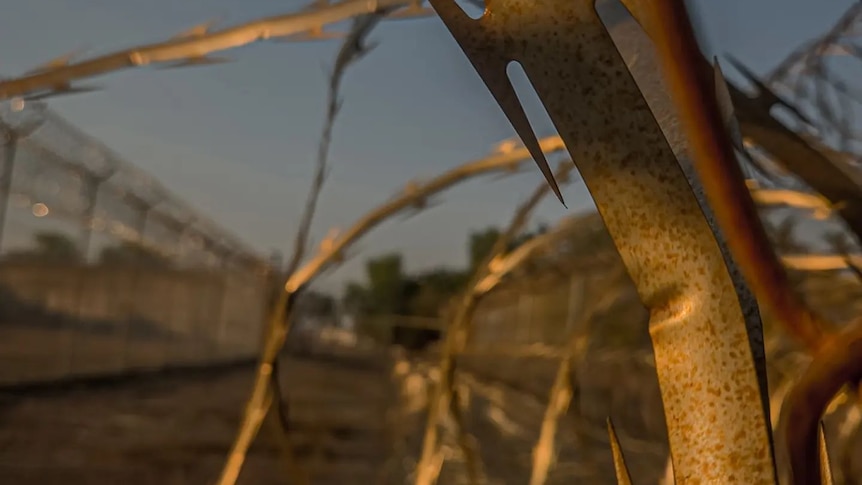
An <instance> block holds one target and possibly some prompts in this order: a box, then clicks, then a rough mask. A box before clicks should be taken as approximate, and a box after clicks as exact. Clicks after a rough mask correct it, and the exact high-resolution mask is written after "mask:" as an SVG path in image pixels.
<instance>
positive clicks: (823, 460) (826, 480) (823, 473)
mask: <svg viewBox="0 0 862 485" xmlns="http://www.w3.org/2000/svg"><path fill="white" fill-rule="evenodd" d="M817 445H818V449H819V451H820V453H819V455H820V483H821V485H834V484H835V479H834V478H833V477H832V466H831V465H830V462H829V447H828V446H827V445H826V431H825V430H824V429H823V421H821V422H820V427H819V430H818V432H817Z"/></svg>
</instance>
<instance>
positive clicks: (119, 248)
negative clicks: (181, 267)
mask: <svg viewBox="0 0 862 485" xmlns="http://www.w3.org/2000/svg"><path fill="white" fill-rule="evenodd" d="M99 263H100V264H111V265H123V266H148V267H157V268H167V267H170V266H171V261H170V260H169V259H168V258H166V257H165V256H163V255H161V254H159V253H157V252H156V251H154V250H152V249H149V248H147V247H144V246H141V245H139V244H135V243H132V242H127V241H123V242H121V243H120V244H117V245H115V246H107V247H105V248H102V250H101V252H100V253H99Z"/></svg>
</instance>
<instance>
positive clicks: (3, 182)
mask: <svg viewBox="0 0 862 485" xmlns="http://www.w3.org/2000/svg"><path fill="white" fill-rule="evenodd" d="M0 137H2V141H3V149H2V151H0V164H2V165H3V166H2V168H0V250H2V245H3V233H4V229H5V228H6V212H7V211H8V208H9V199H10V197H11V195H12V174H13V172H14V170H15V154H16V152H17V150H18V136H17V135H16V134H15V132H13V131H12V130H10V129H9V128H3V129H2V133H0Z"/></svg>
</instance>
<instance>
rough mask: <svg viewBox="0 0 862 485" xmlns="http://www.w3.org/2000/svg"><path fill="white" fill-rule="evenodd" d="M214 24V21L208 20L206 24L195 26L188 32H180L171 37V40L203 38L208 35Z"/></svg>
mask: <svg viewBox="0 0 862 485" xmlns="http://www.w3.org/2000/svg"><path fill="white" fill-rule="evenodd" d="M215 23H216V21H215V20H208V21H206V22H203V23H200V24H198V25H195V26H194V27H192V28H190V29H188V30H184V31H182V32H180V33H179V34H177V35H175V36H173V37H172V39H193V38H195V37H203V36H204V35H206V34H208V33H209V31H210V30H211V29H212V27H213V25H215Z"/></svg>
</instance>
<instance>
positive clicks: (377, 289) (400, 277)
mask: <svg viewBox="0 0 862 485" xmlns="http://www.w3.org/2000/svg"><path fill="white" fill-rule="evenodd" d="M365 272H366V276H367V278H368V298H369V301H368V303H369V306H370V308H369V310H370V311H371V313H374V314H388V315H392V314H396V313H400V312H401V311H403V309H404V306H405V305H404V301H403V300H404V299H403V291H404V273H403V271H402V265H401V255H400V254H398V253H390V254H385V255H383V256H379V257H377V258H373V259H370V260H368V261H367V262H366V263H365Z"/></svg>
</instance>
